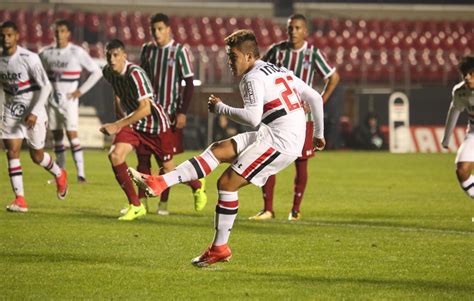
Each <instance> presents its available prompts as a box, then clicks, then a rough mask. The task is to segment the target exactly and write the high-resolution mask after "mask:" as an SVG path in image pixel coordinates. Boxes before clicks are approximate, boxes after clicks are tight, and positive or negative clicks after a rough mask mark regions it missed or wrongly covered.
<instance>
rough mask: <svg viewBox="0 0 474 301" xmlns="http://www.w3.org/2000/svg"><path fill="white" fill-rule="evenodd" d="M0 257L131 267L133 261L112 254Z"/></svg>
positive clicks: (13, 254)
mask: <svg viewBox="0 0 474 301" xmlns="http://www.w3.org/2000/svg"><path fill="white" fill-rule="evenodd" d="M0 256H1V257H2V258H3V260H4V261H5V262H9V263H60V262H78V263H81V264H113V265H117V264H119V265H129V264H130V260H131V258H123V257H114V256H110V254H106V256H101V255H97V254H90V255H81V254H71V253H26V252H0Z"/></svg>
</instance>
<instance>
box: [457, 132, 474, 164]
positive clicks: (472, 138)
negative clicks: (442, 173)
mask: <svg viewBox="0 0 474 301" xmlns="http://www.w3.org/2000/svg"><path fill="white" fill-rule="evenodd" d="M454 162H455V163H456V164H457V163H459V162H474V133H469V134H467V135H466V138H465V139H464V142H463V143H462V144H461V147H459V149H458V153H457V155H456V160H455V161H454Z"/></svg>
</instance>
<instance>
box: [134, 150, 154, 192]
mask: <svg viewBox="0 0 474 301" xmlns="http://www.w3.org/2000/svg"><path fill="white" fill-rule="evenodd" d="M150 158H151V156H150V155H139V154H137V159H138V165H137V171H138V172H141V173H144V174H147V175H151V161H150ZM145 197H146V195H145V190H143V189H141V188H138V198H140V199H142V198H145Z"/></svg>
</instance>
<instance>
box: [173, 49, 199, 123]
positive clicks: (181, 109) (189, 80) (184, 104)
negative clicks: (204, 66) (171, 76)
mask: <svg viewBox="0 0 474 301" xmlns="http://www.w3.org/2000/svg"><path fill="white" fill-rule="evenodd" d="M176 64H178V69H179V73H180V75H181V78H183V79H184V82H185V86H184V88H183V94H182V95H181V96H182V97H181V98H180V100H181V101H180V103H178V108H177V110H176V124H175V127H176V128H177V129H182V128H184V127H185V126H186V113H187V112H188V108H189V105H190V104H191V100H192V98H193V94H194V72H193V67H192V60H191V54H190V52H189V50H188V49H187V48H186V47H182V48H181V51H180V52H179V53H178V55H177V61H176Z"/></svg>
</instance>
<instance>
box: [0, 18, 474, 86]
mask: <svg viewBox="0 0 474 301" xmlns="http://www.w3.org/2000/svg"><path fill="white" fill-rule="evenodd" d="M149 17H150V15H149V14H148V13H143V12H133V11H130V10H129V11H119V12H112V11H106V12H91V11H80V10H74V11H73V10H65V9H58V10H53V9H44V10H28V9H14V10H0V20H12V21H14V22H16V24H17V25H18V27H19V31H20V35H21V39H22V40H21V43H22V44H23V45H25V46H27V47H28V48H30V49H32V50H38V49H40V48H41V47H43V46H45V45H48V44H50V43H52V42H53V38H54V36H53V34H52V31H51V30H50V27H51V24H52V23H53V21H54V20H55V19H57V18H64V19H68V20H71V21H72V22H73V24H74V26H75V31H74V40H75V42H76V43H78V44H80V45H82V46H83V47H84V48H86V49H87V50H88V51H89V53H90V54H91V55H92V56H93V57H96V58H104V51H103V47H104V44H105V43H106V41H108V40H110V39H112V38H119V39H121V40H123V41H124V42H125V44H126V45H127V47H128V51H129V53H130V59H131V60H134V61H136V60H137V56H138V53H139V51H140V47H141V45H142V44H143V43H144V42H145V41H149V40H150V32H149ZM309 24H310V36H309V37H308V40H309V42H310V43H314V44H315V45H316V46H317V47H319V48H320V49H322V50H323V51H324V53H326V54H327V56H328V60H329V62H331V63H333V64H334V65H336V66H337V68H338V71H339V73H340V75H341V77H342V78H343V80H344V82H345V83H349V84H351V83H352V84H364V85H366V84H385V85H387V84H389V85H391V86H395V85H400V84H402V83H407V82H409V83H411V84H416V83H421V84H425V83H438V84H439V83H443V84H451V83H452V82H453V81H456V80H457V79H458V74H457V71H456V65H457V63H458V59H459V58H460V57H461V56H463V55H465V54H468V53H471V51H472V49H474V39H473V38H474V36H473V28H474V26H473V25H474V20H473V19H470V20H443V19H439V20H412V19H410V20H408V19H397V20H395V19H393V20H392V19H349V18H317V19H316V18H315V19H310V20H309ZM171 27H172V30H173V33H174V38H175V39H176V40H177V41H178V42H180V43H184V44H187V45H188V46H189V47H190V48H191V49H192V51H193V54H194V67H195V73H196V78H198V79H200V80H201V81H202V82H203V83H204V84H206V83H209V84H227V83H230V82H231V81H232V80H231V77H230V74H229V72H228V71H227V64H226V54H225V49H224V47H223V46H224V44H223V39H224V37H226V36H227V35H229V34H230V33H232V32H233V31H234V30H236V29H239V28H250V29H252V30H254V32H255V33H256V35H257V38H258V41H259V43H260V46H261V48H262V51H265V50H266V49H267V48H268V46H270V45H271V44H272V43H275V42H277V41H280V40H282V39H286V24H285V20H278V19H272V18H262V17H229V16H208V17H201V16H171Z"/></svg>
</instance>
